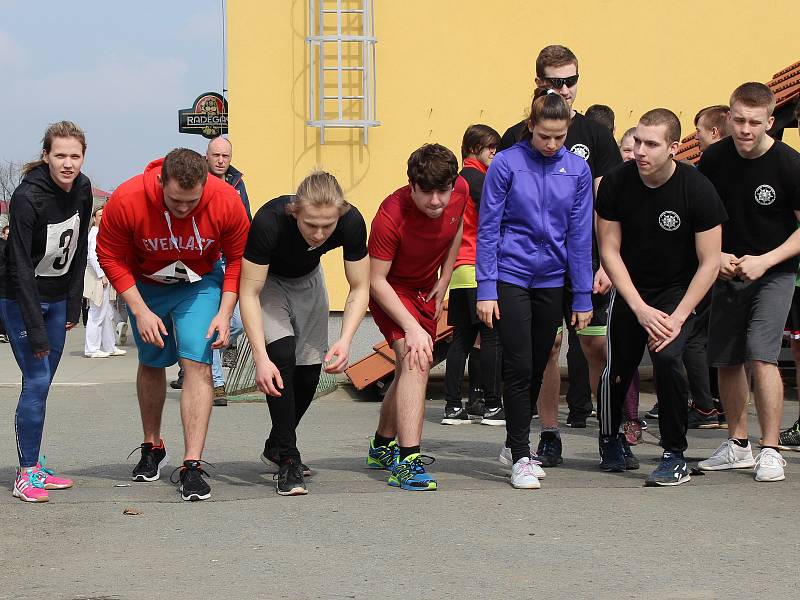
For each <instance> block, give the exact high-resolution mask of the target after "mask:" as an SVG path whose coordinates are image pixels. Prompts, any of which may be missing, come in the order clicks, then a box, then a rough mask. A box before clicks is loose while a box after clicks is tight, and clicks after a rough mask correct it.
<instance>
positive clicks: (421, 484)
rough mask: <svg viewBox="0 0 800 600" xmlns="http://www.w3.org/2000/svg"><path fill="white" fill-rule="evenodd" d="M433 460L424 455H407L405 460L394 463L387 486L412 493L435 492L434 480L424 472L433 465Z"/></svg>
mask: <svg viewBox="0 0 800 600" xmlns="http://www.w3.org/2000/svg"><path fill="white" fill-rule="evenodd" d="M425 459H427V461H426V460H425ZM434 460H435V459H434V458H433V457H432V456H425V455H424V454H409V455H408V456H406V458H405V460H401V461H398V462H397V463H395V465H394V468H393V469H392V474H391V475H390V476H389V485H391V486H394V487H399V488H400V489H403V490H411V491H414V492H424V491H428V490H430V491H433V490H435V489H436V480H435V479H434V478H433V477H431V476H430V475H429V474H428V473H426V472H425V467H426V466H427V465H430V464H433V462H434Z"/></svg>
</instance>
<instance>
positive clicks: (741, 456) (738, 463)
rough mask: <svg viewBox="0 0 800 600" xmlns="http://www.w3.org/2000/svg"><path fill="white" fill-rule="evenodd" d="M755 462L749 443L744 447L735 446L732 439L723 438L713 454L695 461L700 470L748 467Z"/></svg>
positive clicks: (752, 465)
mask: <svg viewBox="0 0 800 600" xmlns="http://www.w3.org/2000/svg"><path fill="white" fill-rule="evenodd" d="M755 464H756V461H755V459H754V458H753V450H752V446H751V445H750V444H747V447H746V448H742V447H741V446H737V445H736V444H734V443H733V440H725V441H724V442H722V444H720V446H719V448H717V449H716V450H714V454H712V455H711V456H709V457H708V458H707V459H706V460H701V461H700V462H699V463H697V466H698V467H700V470H701V471H725V470H726V469H749V468H751V467H754V466H755Z"/></svg>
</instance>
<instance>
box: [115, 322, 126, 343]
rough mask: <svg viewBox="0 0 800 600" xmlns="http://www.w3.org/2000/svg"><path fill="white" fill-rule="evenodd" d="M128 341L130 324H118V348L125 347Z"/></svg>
mask: <svg viewBox="0 0 800 600" xmlns="http://www.w3.org/2000/svg"><path fill="white" fill-rule="evenodd" d="M127 341H128V323H127V322H126V321H122V322H120V323H117V346H124V345H125V342H127Z"/></svg>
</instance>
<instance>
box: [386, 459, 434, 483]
mask: <svg viewBox="0 0 800 600" xmlns="http://www.w3.org/2000/svg"><path fill="white" fill-rule="evenodd" d="M435 462H436V459H435V458H434V457H432V456H428V455H427V454H418V455H417V456H416V457H414V458H412V459H411V460H410V461H404V462H399V463H397V465H395V474H396V475H398V476H400V477H402V478H403V479H411V478H412V477H413V476H414V475H417V474H419V473H424V472H425V467H427V466H428V465H432V464H433V463H435Z"/></svg>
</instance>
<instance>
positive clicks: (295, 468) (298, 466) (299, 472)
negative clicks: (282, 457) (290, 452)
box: [272, 462, 303, 481]
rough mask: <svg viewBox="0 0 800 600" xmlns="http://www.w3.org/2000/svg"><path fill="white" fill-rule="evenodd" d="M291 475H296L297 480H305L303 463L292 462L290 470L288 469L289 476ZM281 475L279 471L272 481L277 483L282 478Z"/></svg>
mask: <svg viewBox="0 0 800 600" xmlns="http://www.w3.org/2000/svg"><path fill="white" fill-rule="evenodd" d="M289 473H291V474H292V475H294V478H295V479H302V478H303V464H302V463H294V462H292V463H291V464H290V465H289V468H288V469H287V474H289ZM280 475H281V471H280V469H279V470H278V472H277V473H275V474H274V475H273V476H272V480H273V481H277V480H278V479H279V478H280Z"/></svg>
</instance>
